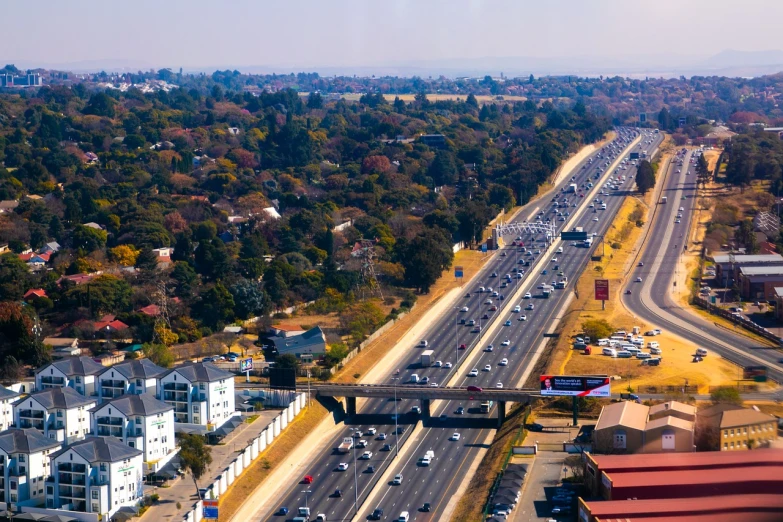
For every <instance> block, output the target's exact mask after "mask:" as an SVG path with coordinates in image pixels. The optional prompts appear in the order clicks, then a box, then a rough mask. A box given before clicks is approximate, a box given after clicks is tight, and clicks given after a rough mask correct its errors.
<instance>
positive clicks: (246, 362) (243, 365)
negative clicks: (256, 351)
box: [239, 359, 253, 373]
mask: <svg viewBox="0 0 783 522" xmlns="http://www.w3.org/2000/svg"><path fill="white" fill-rule="evenodd" d="M252 369H253V359H242V360H241V361H239V371H240V372H243V373H244V372H249V371H250V370H252Z"/></svg>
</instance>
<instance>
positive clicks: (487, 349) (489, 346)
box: [484, 344, 495, 352]
mask: <svg viewBox="0 0 783 522" xmlns="http://www.w3.org/2000/svg"><path fill="white" fill-rule="evenodd" d="M494 349H495V347H494V346H493V345H491V344H488V345H487V347H486V348H484V351H485V352H491V351H492V350H494Z"/></svg>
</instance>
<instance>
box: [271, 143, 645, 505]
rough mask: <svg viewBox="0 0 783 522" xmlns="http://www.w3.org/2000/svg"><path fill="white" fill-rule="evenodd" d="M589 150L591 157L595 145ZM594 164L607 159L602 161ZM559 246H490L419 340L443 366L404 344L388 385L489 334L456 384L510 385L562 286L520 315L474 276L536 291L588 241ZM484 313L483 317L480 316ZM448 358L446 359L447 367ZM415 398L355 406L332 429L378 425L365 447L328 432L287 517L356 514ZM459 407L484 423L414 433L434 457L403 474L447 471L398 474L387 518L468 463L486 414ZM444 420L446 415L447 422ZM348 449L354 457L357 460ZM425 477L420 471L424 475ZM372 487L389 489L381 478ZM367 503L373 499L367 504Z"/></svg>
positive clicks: (589, 171)
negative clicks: (468, 374)
mask: <svg viewBox="0 0 783 522" xmlns="http://www.w3.org/2000/svg"><path fill="white" fill-rule="evenodd" d="M626 134H627V133H626ZM594 156H597V154H596V155H594ZM605 161H606V158H604V159H601V160H598V159H596V160H595V161H593V162H592V163H591V164H589V166H587V167H586V168H581V167H582V165H579V166H578V167H577V169H576V170H575V172H574V173H573V174H574V176H575V179H574V181H573V183H577V184H578V185H579V186H580V187H581V186H582V184H583V183H587V182H588V178H590V181H595V180H594V179H593V178H594V176H595V175H596V174H597V170H598V168H599V167H598V165H599V163H600V164H603V163H604V162H605ZM586 163H587V161H586ZM602 168H605V166H604V167H602ZM620 172H621V173H624V174H625V175H626V176H629V177H632V170H630V169H629V170H627V171H622V170H621V171H620ZM569 183H572V181H571V180H568V179H566V180H563V182H562V183H561V185H560V186H558V187H557V188H556V190H555V191H553V192H552V194H555V193H557V194H559V189H560V188H561V187H562V186H565V185H568V184H569ZM629 185H630V182H627V183H626V186H629ZM610 192H614V193H615V194H613V195H609V196H598V197H599V198H601V199H604V200H605V201H606V202H607V210H598V211H597V212H596V213H592V212H588V213H585V215H584V216H583V217H582V221H586V223H585V229H586V230H587V231H593V230H598V231H602V229H603V228H605V227H606V226H608V224H609V222H610V221H611V219H610V218H611V216H612V215H613V214H614V212H616V210H617V208H619V204H620V202H621V200H622V197H619V196H621V193H620V192H621V191H610ZM562 197H565V196H563V195H558V196H557V199H558V200H560V199H562ZM550 198H551V196H550V197H545V198H541V199H539V200H536V201H534V202H531V203H530V204H528V205H527V206H526V207H525V208H524V209H523V210H522V212H520V213H519V214H518V216H519V217H518V220H519V221H523V220H528V219H530V220H533V219H534V218H535V214H536V213H537V212H539V211H542V212H545V214H544V218H546V217H550V218H551V219H556V214H554V213H553V212H551V211H550V209H551V208H552V204H551V202H550ZM568 199H569V205H570V206H569V208H568V212H569V213H571V212H574V211H576V210H577V208H575V207H573V206H571V205H573V204H574V203H577V204H578V203H584V205H585V206H586V205H588V204H589V203H588V202H587V199H588V198H578V197H577V196H576V195H574V194H571V195H568ZM563 210H565V209H563ZM591 210H592V209H591ZM604 216H606V217H604ZM593 217H597V218H598V221H597V222H594V221H592V219H593ZM556 223H557V224H558V225H562V224H567V225H569V226H571V223H569V222H568V221H565V222H562V221H556ZM539 236H540V235H539ZM513 239H514V238H513V237H511V238H510V240H513ZM537 239H539V242H538V243H537V245H538V246H533V244H534V243H533V241H532V240H533V237H531V236H527V237H524V243H525V245H526V248H527V249H530V250H534V251H536V250H539V247H540V248H541V249H543V248H544V246H543V243H542V242H541V241H540V240H541V239H543V238H542V237H538V238H537ZM564 249H565V252H566V255H565V256H564V257H558V259H559V262H552V261H550V260H549V259H551V257H556V256H559V255H557V254H554V253H551V252H550V253H549V254H543V253H541V254H533V255H527V253H526V252H525V253H521V252H519V249H518V248H515V247H507V248H504V249H502V251H500V252H495V253H494V254H493V257H492V259H491V260H490V261H489V262H488V263H487V264H486V266H485V267H484V268H483V269H482V270H481V271H480V272H479V273H478V274H477V275H476V277H474V279H473V281H471V282H470V283H469V284H468V285H466V288H465V289H464V291H465V292H466V293H467V292H470V294H471V296H470V297H465V298H463V299H461V300H460V301H461V302H458V303H457V307H456V308H454V309H453V311H451V313H448V314H444V315H443V316H442V317H441V318H440V319H439V320H438V321H436V322H434V323H433V324H432V325H431V327H430V329H429V333H428V334H427V336H425V339H426V340H427V342H428V346H427V347H426V349H431V350H433V351H434V356H433V359H434V360H440V361H441V362H442V363H443V366H442V367H440V368H435V367H429V368H420V367H419V364H418V363H419V359H420V354H421V352H422V351H423V350H424V349H425V348H423V347H416V346H413V347H411V350H410V355H409V356H408V357H407V359H406V361H407V362H406V364H405V365H403V366H402V367H400V369H399V373H396V372H393V374H392V375H389V376H388V377H387V379H386V381H385V382H386V383H388V384H403V383H407V382H410V379H411V375H412V374H413V373H416V374H418V375H419V377H425V376H426V377H427V378H428V379H429V380H430V382H431V383H432V382H436V383H442V384H444V385H445V384H446V383H449V382H450V381H451V380H452V378H453V377H454V376H455V373H454V372H455V371H456V369H457V367H458V366H459V363H461V362H462V361H463V360H464V358H465V357H468V356H469V354H470V353H471V352H472V349H474V348H475V347H476V346H477V345H478V346H480V347H481V348H482V349H483V348H484V347H485V345H486V343H487V342H491V343H493V344H494V345H495V347H496V349H495V351H493V352H480V356H479V357H480V359H479V361H477V362H476V365H478V364H479V363H480V364H481V366H483V365H484V364H492V367H493V369H494V370H493V371H490V372H480V374H479V376H478V377H476V378H472V379H473V380H472V381H471V382H470V383H467V382H465V381H466V379H467V378H462V376H460V377H459V381H460V385H468V384H477V385H491V386H494V385H495V384H496V382H503V381H505V382H507V383H508V385H509V386H511V385H513V384H516V381H518V380H519V378H520V377H521V375H522V373H523V371H524V367H525V365H526V364H525V362H526V361H527V360H528V359H529V357H530V356H531V355H532V352H531V350H532V349H533V348H534V347H535V345H536V344H537V342H538V341H539V340H540V339H541V334H542V333H543V331H544V329H545V328H546V325H547V324H548V323H549V321H550V319H551V318H552V317H553V316H554V314H555V311H556V308H557V306H556V305H557V304H558V303H560V302H562V300H563V298H564V295H565V294H566V293H567V292H568V291H569V290H565V291H564V290H555V292H554V294H553V295H552V298H550V299H541V298H533V299H529V300H523V301H524V302H522V303H521V304H522V305H523V307H524V306H525V305H527V304H528V303H534V305H535V310H529V311H523V312H522V313H519V314H518V313H512V312H511V309H512V308H513V306H514V305H516V304H520V303H519V301H517V302H516V303H514V304H511V302H510V299H508V300H499V298H491V299H492V300H493V304H495V305H497V306H498V307H499V308H500V310H499V311H497V312H491V311H490V310H489V309H490V306H491V305H485V304H483V303H484V301H485V300H486V299H488V298H490V297H489V296H490V294H489V293H477V292H476V290H477V288H478V287H479V286H482V285H483V286H485V287H486V286H492V287H494V288H495V289H496V290H497V291H498V292H504V293H505V294H506V295H508V296H511V295H513V293H514V291H515V290H517V285H519V284H530V285H532V286H533V290H531V292H532V293H534V294H539V293H540V291H539V290H536V289H535V287H536V286H538V284H539V283H541V282H547V283H549V282H551V281H552V279H553V273H552V270H554V266H555V265H559V269H560V270H561V271H563V272H564V273H565V274H566V275H568V276H570V277H574V276H575V275H576V273H577V272H578V271H579V270H581V267H583V266H584V262H585V260H586V258H587V255H588V254H589V250H588V249H585V248H579V247H574V246H571V245H570V244H568V245H565V246H564ZM551 250H552V252H554V250H555V249H554V248H552V249H551ZM542 251H543V250H542ZM541 256H547V259H546V260H545V261H544V260H542V261H540V263H541V264H543V265H545V267H546V269H547V271H548V273H547V275H546V276H543V275H542V274H541V270H540V269H538V270H537V271H536V272H535V273H533V275H532V276H531V273H532V269H531V267H525V270H526V272H527V273H526V274H525V275H524V277H523V278H522V279H516V278H514V279H512V281H511V286H509V287H507V288H500V286H501V280H502V279H503V276H505V274H507V273H508V274H513V272H512V269H513V268H515V267H520V268H521V267H522V265H521V264H520V263H519V260H520V259H521V260H530V261H531V265H534V266H535V264H536V261H535V259H536V258H539V257H541ZM493 273H496V274H497V276H496V277H492V275H493ZM463 306H465V307H468V311H467V312H461V311H460V310H461V309H462V307H463ZM485 314H486V317H488V318H489V319H483V317H485ZM522 314H525V315H526V316H527V321H519V320H518V317H519V316H520V315H522ZM463 318H464V319H465V320H466V322H468V321H469V320H470V319H474V320H475V321H476V323H477V324H480V325H481V331H480V332H479V333H471V331H472V329H473V328H472V327H470V326H467V325H462V324H460V320H461V319H463ZM507 318H510V319H512V322H511V325H512V326H510V327H502V328H500V330H499V333H498V334H497V335H496V336H495V337H493V338H492V339H487V338H486V336H485V332H486V330H487V321H488V320H489V321H491V320H502V321H505V320H506V319H507ZM505 338H508V340H509V343H510V345H509V346H507V347H501V346H500V344H501V343H502V341H504V340H505ZM462 344H465V345H466V349H463V350H460V349H459V348H458V347H459V346H460V345H462ZM501 354H502V356H503V357H506V358H507V359H508V360H509V363H508V366H505V367H499V366H497V362H499V360H500V358H502V357H499V356H500V355H501ZM490 361H491V362H490ZM448 366H451V368H449V367H448ZM473 381H475V382H473ZM452 384H454V383H452ZM416 404H417V403H415V402H413V401H399V402H397V401H394V400H380V399H374V400H368V401H367V402H366V403H365V404H364V406H363V407H362V408H360V410H359V414H358V415H356V416H354V417H352V418H350V419H348V421H347V422H346V427H345V430H344V431H343V433H342V434H341V435H340V436H341V437H346V436H350V435H351V433H352V432H351V430H352V429H355V428H359V429H361V430H362V431H363V432H366V431H367V429H368V428H369V427H370V426H373V427H375V428H376V429H377V430H378V434H377V435H375V436H365V437H362V438H361V439H359V440H362V439H363V440H366V441H367V447H366V448H360V449H356V450H355V452H350V453H349V454H347V455H341V454H338V453H337V452H336V451H335V450H334V448H336V447H337V445H338V444H339V440H335V441H334V442H333V443H332V444H330V445H329V446H328V447H327V449H326V450H325V451H324V452H323V453H322V454H321V455H319V456H318V457H317V458H316V459H315V460H314V462H313V463H312V465H311V466H310V467H309V471H308V474H309V475H311V476H312V477H313V479H314V480H313V483H312V484H296V485H294V486H293V487H291V488H289V490H288V491H287V493H286V494H285V496H284V498H283V499H281V501H280V502H279V504H278V506H286V507H287V508H288V509H289V510H290V514H289V515H288V517H287V518H288V519H290V518H293V516H295V515H294V514H295V512H296V509H297V508H298V507H299V506H305V504H307V506H308V507H310V509H311V512H312V517H313V518H314V517H315V515H316V514H317V513H324V514H326V515H327V518H328V520H330V521H331V520H349V519H351V518H352V517H353V516H354V502H355V500H356V498H357V497H358V501H359V502H358V503H359V506H360V509H361V503H362V502H363V500H364V498H365V497H366V496H367V495H368V494H369V492H370V491H371V489H372V488H373V486H374V485H375V483H376V482H377V480H378V478H379V477H380V476H381V474H382V473H383V472H384V470H385V468H386V467H387V466H388V465H389V464H390V463H391V462H392V461H393V460H394V456H395V454H396V451H395V449H396V448H395V445H396V443H397V441H396V437H395V436H394V434H393V432H394V431H395V428H394V426H395V424H394V420H393V417H392V415H393V414H394V413H395V411H398V412H399V413H400V414H401V415H400V418H399V423H400V425H401V427H403V428H405V432H404V433H403V434H402V435H400V440H399V444H403V443H404V442H405V440H406V438H407V437H409V436H410V434H411V432H412V429H413V426H414V425H415V423H416V422H417V421H418V420H420V419H419V417H418V415H416V414H415V413H412V412H411V408H412V407H413V406H414V405H416ZM452 407H453V405H450V404H448V403H446V404H442V405H440V406H439V407H438V409H437V410H435V409H434V410H433V412H432V413H433V415H434V416H439V415H440V414H441V410H444V411H445V410H447V409H451V408H452ZM465 407H466V415H463V416H461V417H459V422H461V423H463V424H465V421H467V420H468V419H473V420H472V422H473V423H474V424H475V425H476V426H480V427H482V428H483V429H472V430H467V431H465V433H464V435H463V438H462V440H461V441H459V442H456V443H454V444H451V445H450V446H449V445H446V444H445V442H446V441H445V438H447V437H448V436H450V435H451V434H452V433H453V431H454V430H453V429H451V428H445V427H439V428H429V429H427V430H425V432H424V440H423V441H422V442H426V444H427V445H428V447H429V445H431V446H432V448H433V449H435V448H438V449H436V455H435V461H434V462H433V463H432V465H430V466H429V467H428V468H416V467H415V466H414V467H413V468H412V469H413V470H415V471H413V472H412V473H411V475H413V474H416V473H417V472H418V471H419V470H422V473H420V474H421V475H422V476H424V474H425V472H426V473H428V474H431V475H432V476H433V477H434V476H435V475H439V476H440V475H441V474H443V476H444V477H449V481H448V484H447V483H446V482H447V481H445V479H444V480H443V481H440V479H439V478H435V479H434V480H433V481H432V484H434V485H437V486H438V487H437V490H433V491H425V490H424V489H422V490H421V491H419V490H414V491H410V490H409V487H412V486H413V485H414V484H415V482H414V481H411V482H404V484H403V486H402V487H399V488H395V491H394V493H393V494H391V495H390V494H389V493H388V491H384V492H383V493H382V494H383V495H384V497H385V498H388V502H387V500H386V499H384V500H383V503H388V504H389V506H390V507H389V508H388V509H385V512H384V519H388V520H392V519H394V518H396V517H397V516H398V515H399V512H400V511H402V510H404V509H405V508H404V507H400V506H401V503H402V501H401V500H398V499H399V498H400V495H402V496H404V497H405V498H406V501H405V503H406V504H408V503H411V505H415V502H419V501H421V503H422V504H423V502H432V503H433V506H435V505H436V503H437V499H440V498H444V496H443V495H444V494H445V493H446V491H451V490H452V488H453V485H454V480H453V478H454V477H457V476H458V473H459V472H460V471H459V470H462V473H464V472H465V469H467V468H466V466H468V465H469V463H470V462H471V461H472V460H473V457H475V454H476V452H477V451H478V448H477V447H475V443H476V442H477V441H483V440H484V438H486V436H487V434H488V431H487V429H486V427H487V421H486V419H487V415H486V414H483V415H482V414H479V413H478V407H479V403H478V402H475V403H471V404H465ZM454 417H455V416H452V420H453V421H455V422H456V419H455V418H454ZM463 419H464V420H463ZM438 422H440V421H438ZM359 423H361V424H359ZM444 424H447V423H444ZM448 424H450V422H449V423H448ZM380 433H384V434H387V436H388V438H387V439H386V440H380V439H381V438H380ZM384 444H390V446H391V448H390V450H389V451H383V450H382V448H383V446H384ZM365 451H371V452H372V456H371V457H370V458H369V459H368V460H360V459H359V458H360V457H361V456H362V454H363V453H364V452H365ZM418 456H419V455H418V450H417V451H414V452H413V453H411V458H412V459H413V460H414V465H415V460H416V459H417V458H418ZM354 458H356V459H357V460H356V461H355V462H356V463H355V464H354ZM342 462H344V463H346V464H348V469H347V470H346V471H335V470H336V469H337V467H338V465H339V464H340V463H342ZM446 462H450V463H451V464H450V465H441V464H445V463H446ZM369 465H373V466H375V470H374V472H372V473H371V472H368V471H367V467H368V466H369ZM397 465H398V466H401V467H402V468H403V469H404V473H407V470H408V469H411V467H410V463H409V462H408V465H407V466H405V463H398V464H397ZM424 480H426V477H425V478H424ZM355 482H356V483H358V486H359V487H358V490H356V489H355V488H354V483H355ZM380 487H382V488H387V486H385V485H382V486H380ZM338 489H339V490H340V492H341V496H336V495H334V493H335V490H338ZM430 493H431V495H430ZM425 496H428V497H429V498H427V499H426V500H421V499H423V498H424V497H425ZM408 499H409V500H408ZM394 506H397V507H394ZM365 507H366V508H374V507H375V506H365ZM416 507H418V506H416ZM397 508H399V509H397ZM395 510H396V512H395ZM409 511H410V512H411V518H412V519H413V520H415V519H416V517H417V515H418V514H420V513H418V512H416V510H415V509H410V510H409ZM436 512H437V511H436ZM266 517H268V519H269V520H281V519H282V518H283V517H279V516H274V515H271V514H267V515H266Z"/></svg>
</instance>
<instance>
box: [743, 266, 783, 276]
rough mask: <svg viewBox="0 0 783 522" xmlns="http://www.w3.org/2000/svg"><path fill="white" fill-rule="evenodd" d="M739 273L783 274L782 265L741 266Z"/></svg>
mask: <svg viewBox="0 0 783 522" xmlns="http://www.w3.org/2000/svg"><path fill="white" fill-rule="evenodd" d="M740 273H741V274H742V275H746V276H771V275H783V266H741V267H740Z"/></svg>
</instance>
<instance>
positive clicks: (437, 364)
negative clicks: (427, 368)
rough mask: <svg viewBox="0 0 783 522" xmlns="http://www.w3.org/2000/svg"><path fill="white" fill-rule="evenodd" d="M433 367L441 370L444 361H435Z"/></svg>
mask: <svg viewBox="0 0 783 522" xmlns="http://www.w3.org/2000/svg"><path fill="white" fill-rule="evenodd" d="M432 366H434V367H435V368H440V367H441V366H443V361H435V362H434V363H433V364H432Z"/></svg>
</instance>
